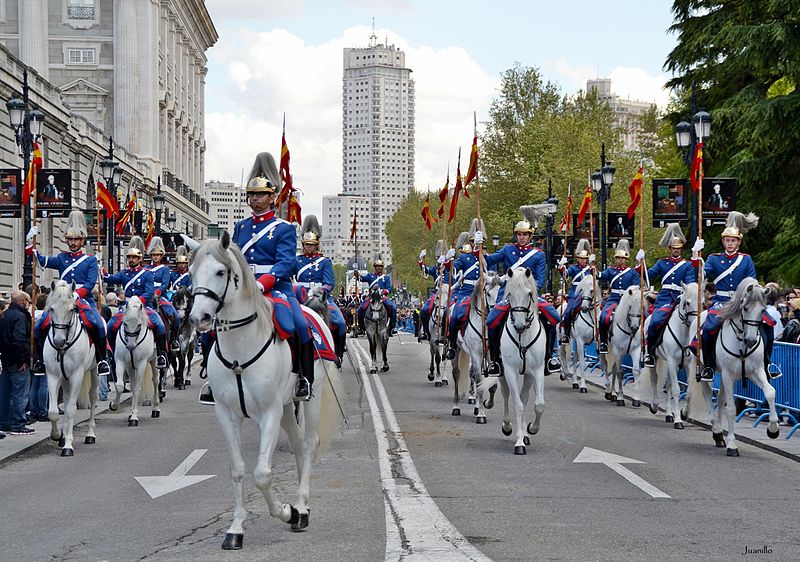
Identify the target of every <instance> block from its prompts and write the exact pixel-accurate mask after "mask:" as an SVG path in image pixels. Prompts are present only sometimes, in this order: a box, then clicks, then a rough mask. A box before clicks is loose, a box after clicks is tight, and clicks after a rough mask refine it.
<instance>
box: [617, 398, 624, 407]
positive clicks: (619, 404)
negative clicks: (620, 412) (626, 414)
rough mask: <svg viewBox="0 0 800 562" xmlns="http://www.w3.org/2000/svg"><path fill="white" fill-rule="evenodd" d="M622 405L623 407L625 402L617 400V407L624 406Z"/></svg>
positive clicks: (620, 399)
mask: <svg viewBox="0 0 800 562" xmlns="http://www.w3.org/2000/svg"><path fill="white" fill-rule="evenodd" d="M624 405H625V400H623V399H622V398H619V399H617V406H624Z"/></svg>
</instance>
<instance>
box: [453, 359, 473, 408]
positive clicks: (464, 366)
mask: <svg viewBox="0 0 800 562" xmlns="http://www.w3.org/2000/svg"><path fill="white" fill-rule="evenodd" d="M456 361H458V395H459V396H460V397H461V398H463V397H464V396H466V395H467V393H468V392H469V384H470V380H471V379H470V376H469V365H470V357H469V353H467V352H465V351H459V353H458V355H457V356H456Z"/></svg>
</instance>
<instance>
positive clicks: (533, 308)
mask: <svg viewBox="0 0 800 562" xmlns="http://www.w3.org/2000/svg"><path fill="white" fill-rule="evenodd" d="M507 276H508V281H507V282H506V293H505V295H506V298H507V299H508V303H509V306H510V312H509V316H510V317H509V319H508V320H507V321H506V323H505V327H504V328H503V335H502V336H501V339H500V352H501V354H502V356H503V367H504V369H505V376H503V377H488V378H486V379H485V380H484V381H482V382H481V383H480V385H479V386H478V388H479V390H481V391H487V390H490V389H491V388H494V387H495V385H497V384H498V382H499V383H500V385H501V390H502V391H503V401H504V406H505V409H504V413H503V426H502V432H503V435H511V432H512V431H513V427H514V426H516V432H517V434H516V442H515V443H514V454H515V455H524V454H526V451H525V447H526V446H527V445H530V439H529V438H528V436H527V435H525V431H526V430H527V432H528V433H529V434H531V435H536V434H537V433H538V432H539V428H540V427H541V422H542V414H543V413H544V364H545V356H546V355H547V349H546V348H547V334H546V332H545V330H546V328H545V326H543V325H542V322H541V320H540V318H539V295H538V293H537V290H536V280H535V279H534V277H533V274H531V270H530V269H528V268H527V267H526V268H525V269H509V270H508V273H507ZM512 327H513V332H512V330H511V328H512ZM520 376H521V377H522V386H521V387H520V379H519V377H520ZM531 387H533V389H534V393H535V395H534V402H533V404H534V406H533V408H534V412H535V418H534V421H533V422H532V423H529V424H527V425H526V424H525V406H526V405H527V404H528V397H529V396H530V392H531ZM509 397H510V398H511V402H512V404H513V408H514V421H515V423H514V424H512V423H511V415H510V413H509V408H508V402H509Z"/></svg>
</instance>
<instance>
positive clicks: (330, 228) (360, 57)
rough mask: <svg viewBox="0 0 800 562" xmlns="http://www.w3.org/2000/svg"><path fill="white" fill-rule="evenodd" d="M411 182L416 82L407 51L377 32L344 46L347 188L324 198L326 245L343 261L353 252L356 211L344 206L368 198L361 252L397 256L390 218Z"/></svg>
mask: <svg viewBox="0 0 800 562" xmlns="http://www.w3.org/2000/svg"><path fill="white" fill-rule="evenodd" d="M413 186H414V80H413V79H412V78H411V69H409V68H406V66H405V53H403V52H402V51H401V50H400V49H398V48H397V47H396V46H394V45H388V44H379V43H378V42H377V37H376V36H375V34H374V32H373V34H372V35H371V36H370V44H369V47H366V48H352V49H350V48H348V49H344V77H343V81H342V192H341V193H340V194H339V195H332V196H325V197H324V198H323V203H322V204H323V222H324V228H325V231H324V232H323V242H322V243H323V249H324V250H325V251H327V252H328V255H331V257H333V258H334V259H335V260H336V261H337V262H339V263H341V262H342V261H343V260H344V259H346V258H347V257H350V256H352V253H353V250H354V248H353V247H352V244H350V245H349V246H348V243H347V242H348V241H349V226H350V224H351V223H352V216H350V217H346V216H341V215H342V214H343V213H342V211H343V210H345V209H347V210H348V211H349V210H350V209H355V208H360V207H362V205H364V203H367V204H366V212H365V214H364V215H362V214H361V212H360V211H359V213H358V221H357V222H358V234H359V241H358V244H359V254H360V255H362V256H367V257H368V258H370V259H374V258H375V257H376V256H378V255H380V256H381V257H382V258H383V259H384V261H391V248H390V246H389V241H388V239H387V238H386V223H387V222H388V221H389V219H390V218H391V217H392V215H394V212H395V211H396V210H397V208H398V207H399V206H400V204H401V203H402V202H403V201H404V200H405V198H406V197H407V196H408V193H409V192H410V190H411V189H412V188H413ZM349 198H353V201H352V202H347V201H345V199H349ZM334 215H340V216H338V217H336V216H334ZM345 231H346V232H347V233H348V234H347V236H346V237H342V233H343V232H345ZM362 234H363V238H362Z"/></svg>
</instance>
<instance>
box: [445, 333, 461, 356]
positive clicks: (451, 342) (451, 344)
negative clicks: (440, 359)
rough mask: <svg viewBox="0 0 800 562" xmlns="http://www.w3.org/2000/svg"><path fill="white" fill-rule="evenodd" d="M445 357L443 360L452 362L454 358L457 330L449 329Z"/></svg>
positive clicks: (456, 345)
mask: <svg viewBox="0 0 800 562" xmlns="http://www.w3.org/2000/svg"><path fill="white" fill-rule="evenodd" d="M447 342H448V343H447V355H445V357H444V358H445V359H447V360H448V361H452V360H453V359H455V358H456V347H458V328H455V329H451V330H450V333H449V334H448V335H447Z"/></svg>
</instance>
